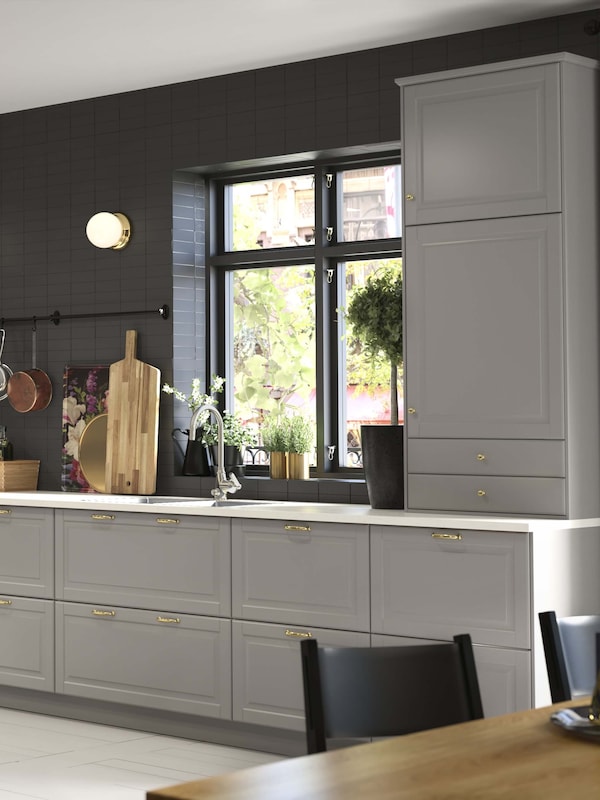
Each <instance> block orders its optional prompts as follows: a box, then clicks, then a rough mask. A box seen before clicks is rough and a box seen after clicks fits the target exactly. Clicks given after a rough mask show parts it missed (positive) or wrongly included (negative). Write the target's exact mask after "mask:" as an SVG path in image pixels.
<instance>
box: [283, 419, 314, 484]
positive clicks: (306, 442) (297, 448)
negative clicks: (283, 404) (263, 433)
mask: <svg viewBox="0 0 600 800" xmlns="http://www.w3.org/2000/svg"><path fill="white" fill-rule="evenodd" d="M288 425H289V437H288V476H289V477H290V478H293V479H300V480H302V479H306V478H308V477H309V475H310V469H309V463H308V455H309V453H310V451H311V449H312V447H313V439H314V425H313V423H312V422H311V420H309V419H307V418H306V417H303V416H302V415H301V414H293V415H292V416H291V417H289V420H288Z"/></svg>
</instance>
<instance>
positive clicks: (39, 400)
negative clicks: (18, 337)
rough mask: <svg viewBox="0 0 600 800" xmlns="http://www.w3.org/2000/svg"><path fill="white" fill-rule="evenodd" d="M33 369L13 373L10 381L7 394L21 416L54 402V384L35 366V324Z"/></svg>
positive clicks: (34, 331) (32, 353) (34, 333)
mask: <svg viewBox="0 0 600 800" xmlns="http://www.w3.org/2000/svg"><path fill="white" fill-rule="evenodd" d="M31 362H32V368H31V369H25V370H20V371H19V372H15V373H13V374H12V375H11V376H10V378H9V379H8V384H7V387H6V392H7V394H8V402H9V403H10V404H11V406H12V407H13V408H14V409H15V411H19V412H20V413H21V414H25V413H27V412H28V411H41V410H42V409H44V408H48V406H49V405H50V400H52V383H51V381H50V378H49V377H48V375H47V374H46V373H45V372H44V371H43V370H41V369H38V368H37V367H36V365H35V362H36V328H35V323H34V327H33V331H32V335H31Z"/></svg>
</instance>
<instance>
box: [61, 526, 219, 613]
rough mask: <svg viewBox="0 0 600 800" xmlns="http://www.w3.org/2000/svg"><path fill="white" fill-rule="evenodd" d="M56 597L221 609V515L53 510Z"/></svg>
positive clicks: (200, 610)
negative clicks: (55, 526)
mask: <svg viewBox="0 0 600 800" xmlns="http://www.w3.org/2000/svg"><path fill="white" fill-rule="evenodd" d="M56 556H57V557H56V582H57V587H56V591H57V597H58V598H60V599H62V600H72V601H79V602H88V603H108V604H110V603H115V604H117V605H121V606H135V607H137V608H157V607H161V608H171V609H172V608H176V609H177V610H179V611H181V612H185V613H194V614H210V615H215V616H229V615H230V611H231V589H230V587H231V577H230V575H231V573H230V559H231V541H230V526H229V520H227V519H221V518H216V517H212V518H208V517H204V518H203V517H185V516H174V517H171V516H167V517H164V516H157V517H156V518H155V516H154V515H150V514H134V513H130V514H127V513H125V514H122V513H113V512H111V513H108V514H99V513H95V512H91V513H90V512H85V511H84V512H69V511H67V512H63V513H61V512H58V511H57V535H56Z"/></svg>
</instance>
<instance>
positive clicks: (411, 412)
mask: <svg viewBox="0 0 600 800" xmlns="http://www.w3.org/2000/svg"><path fill="white" fill-rule="evenodd" d="M407 410H408V413H409V414H416V413H417V409H416V408H412V407H411V408H409V409H407Z"/></svg>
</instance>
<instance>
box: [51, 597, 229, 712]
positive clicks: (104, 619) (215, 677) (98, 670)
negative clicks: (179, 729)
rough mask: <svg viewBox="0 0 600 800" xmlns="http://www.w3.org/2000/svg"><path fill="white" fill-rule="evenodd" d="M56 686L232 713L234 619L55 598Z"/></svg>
mask: <svg viewBox="0 0 600 800" xmlns="http://www.w3.org/2000/svg"><path fill="white" fill-rule="evenodd" d="M56 633H57V637H56V691H57V692H60V693H63V694H68V695H75V696H77V697H88V698H92V699H94V700H108V701H111V702H113V703H128V704H130V705H135V706H145V707H148V708H154V709H162V710H165V711H181V712H184V713H188V714H199V715H202V716H205V717H217V718H221V719H230V718H231V621H230V620H223V619H219V618H217V617H196V616H191V615H180V614H172V613H171V612H164V611H142V610H139V609H131V608H119V607H116V606H90V605H84V604H79V603H63V602H57V604H56Z"/></svg>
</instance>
